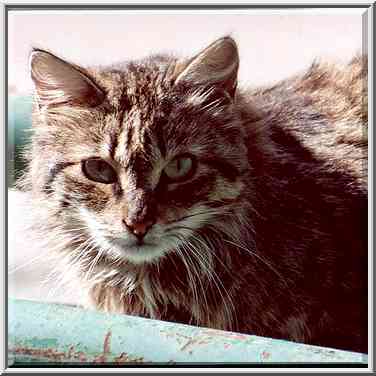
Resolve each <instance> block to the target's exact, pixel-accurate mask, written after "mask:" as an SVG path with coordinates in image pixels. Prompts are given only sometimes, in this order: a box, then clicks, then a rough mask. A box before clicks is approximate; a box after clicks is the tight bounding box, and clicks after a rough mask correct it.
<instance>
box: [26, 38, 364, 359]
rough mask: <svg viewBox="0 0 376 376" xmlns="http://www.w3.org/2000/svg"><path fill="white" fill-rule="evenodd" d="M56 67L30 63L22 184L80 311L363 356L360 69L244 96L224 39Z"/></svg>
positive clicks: (49, 60)
mask: <svg viewBox="0 0 376 376" xmlns="http://www.w3.org/2000/svg"><path fill="white" fill-rule="evenodd" d="M56 59H57V58H55V57H54V56H53V55H50V54H49V53H46V52H43V51H36V52H34V56H33V58H32V76H33V79H34V82H35V83H36V92H37V96H38V100H39V104H38V106H36V109H35V115H34V130H35V132H34V138H33V144H32V149H31V150H30V152H29V158H30V160H31V163H30V169H29V172H28V175H27V178H26V180H25V181H26V182H28V184H29V185H30V188H31V190H32V192H33V196H34V200H35V202H37V203H41V202H42V203H43V205H45V207H46V213H47V214H46V215H47V219H43V220H42V221H40V222H43V223H40V224H39V225H38V227H39V228H40V229H41V232H42V233H50V234H52V238H53V239H52V240H51V244H52V243H54V244H55V245H54V246H57V247H58V248H60V249H59V254H60V255H65V259H66V260H67V261H68V264H69V265H70V266H69V270H73V271H74V275H75V278H77V281H79V282H76V283H77V284H76V286H77V288H80V289H82V290H83V291H85V293H87V295H88V296H89V297H90V301H91V303H92V304H94V306H95V307H97V308H98V309H102V310H106V311H110V312H120V313H128V314H135V315H141V316H146V317H153V318H158V319H162V320H170V321H179V322H184V323H189V324H195V325H200V326H207V327H213V328H219V329H224V330H233V331H238V332H243V333H251V334H256V335H261V336H267V337H274V338H284V339H291V340H295V341H299V342H305V343H311V344H317V345H322V346H329V347H338V348H344V349H348V350H356V351H363V352H366V351H367V282H368V279H367V170H366V167H367V166H366V163H367V135H366V133H367V131H366V125H367V103H366V102H365V101H366V94H367V92H366V79H367V77H366V65H365V64H364V63H365V62H364V61H363V60H362V59H360V58H357V59H354V60H353V61H352V62H351V64H350V65H348V66H346V67H343V68H338V67H329V66H322V65H317V64H316V65H313V66H312V67H311V68H310V70H309V71H308V72H307V73H306V74H305V75H302V76H297V77H295V78H293V79H291V80H288V81H284V82H282V83H280V84H278V85H276V86H274V87H271V88H263V89H259V90H253V91H245V90H242V89H236V73H237V68H238V57H237V51H236V45H235V44H234V42H233V41H232V40H231V39H230V38H224V39H221V40H219V41H217V42H215V43H214V44H213V45H211V46H209V47H208V48H207V49H206V50H204V51H203V52H201V53H200V54H199V55H197V56H196V57H195V58H193V59H191V60H186V61H178V60H176V59H175V58H171V57H153V58H150V59H148V60H145V61H143V62H139V63H130V64H124V65H121V66H113V67H111V68H108V69H93V70H87V71H84V70H82V69H81V68H77V67H76V68H73V67H72V66H70V65H65V64H67V63H65V62H63V61H61V60H56ZM76 69H78V70H76ZM243 69H246V67H243ZM46 72H48V74H46ZM56 72H57V73H56ZM54 75H55V77H54V79H53V80H52V81H51V77H53V76H54ZM46 77H47V78H46ZM48 80H50V81H48ZM75 80H76V83H77V82H78V84H76V85H71V83H72V82H74V81H75ZM94 83H95V84H94ZM58 91H59V93H58ZM94 157H95V158H96V159H95V161H94V162H92V161H90V160H91V159H92V158H94ZM98 158H100V160H99V161H100V162H98ZM88 160H89V162H87V161H88ZM103 160H105V161H106V163H105V164H103ZM171 161H172V162H171ZM171 163H172V164H171ZM108 164H109V165H110V166H111V167H108ZM41 218H42V215H41ZM44 218H45V217H44ZM123 234H126V235H123ZM136 238H137V242H136ZM90 239H91V240H90ZM149 243H150V244H151V245H148V244H149ZM156 243H158V244H157V245H155V244H156ZM61 258H62V256H61ZM62 264H63V265H66V264H64V263H62ZM65 267H66V266H65ZM66 268H67V269H65V270H66V271H68V267H66ZM62 273H63V274H64V267H63V269H62ZM69 278H71V274H69Z"/></svg>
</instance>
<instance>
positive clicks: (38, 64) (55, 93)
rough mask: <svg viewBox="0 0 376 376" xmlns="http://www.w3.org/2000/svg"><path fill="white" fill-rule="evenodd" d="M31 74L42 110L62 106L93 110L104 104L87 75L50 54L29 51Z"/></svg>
mask: <svg viewBox="0 0 376 376" xmlns="http://www.w3.org/2000/svg"><path fill="white" fill-rule="evenodd" d="M30 73H31V78H32V80H33V82H34V85H35V89H36V94H37V100H38V104H39V106H41V107H43V106H47V107H48V106H58V105H62V104H70V105H73V106H81V107H95V106H98V105H99V104H101V103H102V102H103V101H104V98H105V93H104V92H103V91H102V90H101V89H100V88H99V86H98V85H97V84H96V83H95V82H94V81H93V79H92V78H90V77H89V75H87V74H86V73H84V72H83V71H82V70H81V69H79V68H78V67H76V66H74V65H72V64H70V63H68V62H66V61H64V60H62V59H60V58H59V57H57V56H55V55H53V54H52V53H50V52H47V51H44V50H39V49H34V50H33V51H32V53H31V55H30Z"/></svg>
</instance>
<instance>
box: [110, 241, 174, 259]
mask: <svg viewBox="0 0 376 376" xmlns="http://www.w3.org/2000/svg"><path fill="white" fill-rule="evenodd" d="M109 242H110V244H111V249H112V250H113V251H115V253H116V254H117V256H119V257H122V258H125V259H126V260H128V261H131V262H133V263H136V264H140V263H146V262H152V261H156V260H157V259H159V258H160V257H162V256H163V255H165V254H166V253H167V252H168V251H169V247H166V246H164V245H163V244H161V242H157V241H153V240H142V241H139V240H137V239H125V238H113V239H110V240H109Z"/></svg>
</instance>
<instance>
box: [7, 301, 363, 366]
mask: <svg viewBox="0 0 376 376" xmlns="http://www.w3.org/2000/svg"><path fill="white" fill-rule="evenodd" d="M8 310H9V326H8V333H9V342H8V347H9V354H8V359H12V360H13V365H14V366H17V364H25V363H35V362H39V363H40V362H42V363H49V362H51V363H78V362H79V363H90V364H91V363H95V364H100V363H102V364H103V363H106V364H109V363H112V364H117V365H119V366H121V365H127V364H128V365H129V364H132V363H144V364H145V363H163V364H178V363H191V362H192V363H204V362H206V363H210V362H213V363H216V364H220V363H227V362H232V363H235V362H236V363H257V362H258V363H263V362H268V363H270V362H279V363H281V362H283V363H286V362H292V363H293V362H299V363H358V364H361V365H364V366H367V361H368V357H367V355H366V354H358V353H352V352H347V351H340V350H335V349H327V348H320V347H317V346H308V345H303V344H298V343H295V342H288V341H282V340H274V339H271V338H264V337H256V336H250V335H245V334H239V333H231V332H225V331H220V330H214V329H208V328H200V327H196V326H189V325H181V324H175V323H171V322H163V321H158V320H150V319H143V318H140V317H134V316H127V315H110V314H103V313H100V312H95V311H85V310H83V309H81V308H78V307H68V306H64V305H59V304H46V303H38V302H27V301H22V300H10V301H9V305H8ZM30 318H33V319H32V320H30Z"/></svg>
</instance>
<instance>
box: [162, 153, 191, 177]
mask: <svg viewBox="0 0 376 376" xmlns="http://www.w3.org/2000/svg"><path fill="white" fill-rule="evenodd" d="M195 169H196V160H195V159H194V158H193V157H192V156H190V155H186V154H185V155H181V156H178V157H176V158H174V159H173V160H172V161H171V162H170V163H169V164H168V165H167V166H166V167H165V168H164V173H165V175H166V176H167V178H168V179H169V180H170V181H172V182H176V181H182V180H187V179H189V178H191V177H192V175H193V174H194V172H195Z"/></svg>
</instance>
